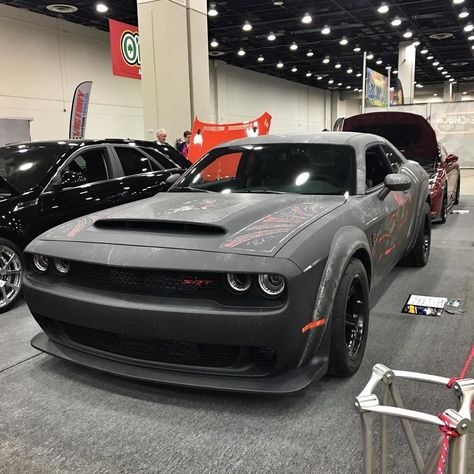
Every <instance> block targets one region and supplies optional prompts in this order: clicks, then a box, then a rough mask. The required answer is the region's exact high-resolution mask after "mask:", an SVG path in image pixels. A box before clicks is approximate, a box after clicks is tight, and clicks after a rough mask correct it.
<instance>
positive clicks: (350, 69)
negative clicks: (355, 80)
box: [346, 67, 354, 74]
mask: <svg viewBox="0 0 474 474" xmlns="http://www.w3.org/2000/svg"><path fill="white" fill-rule="evenodd" d="M346 72H347V74H352V73H353V72H354V70H353V69H352V68H351V67H350V68H349V69H348V70H347V71H346Z"/></svg>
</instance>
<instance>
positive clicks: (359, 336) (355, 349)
mask: <svg viewBox="0 0 474 474" xmlns="http://www.w3.org/2000/svg"><path fill="white" fill-rule="evenodd" d="M368 329H369V282H368V278H367V272H366V271H365V267H364V265H363V264H362V262H361V261H360V260H359V259H357V258H353V259H352V260H351V261H350V262H349V264H348V265H347V267H346V269H345V270H344V273H343V275H342V278H341V281H340V282H339V287H338V290H337V293H336V297H335V300H334V308H333V312H332V326H331V349H330V353H329V373H330V374H332V375H337V376H341V377H349V376H351V375H353V374H355V373H356V372H357V370H358V369H359V366H360V364H361V362H362V358H363V356H364V351H365V346H366V343H367V334H368Z"/></svg>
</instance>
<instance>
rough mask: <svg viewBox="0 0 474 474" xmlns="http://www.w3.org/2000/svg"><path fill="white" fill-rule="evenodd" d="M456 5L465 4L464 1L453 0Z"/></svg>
mask: <svg viewBox="0 0 474 474" xmlns="http://www.w3.org/2000/svg"><path fill="white" fill-rule="evenodd" d="M453 3H454V5H461V3H464V0H453Z"/></svg>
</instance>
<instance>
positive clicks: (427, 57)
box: [426, 54, 434, 61]
mask: <svg viewBox="0 0 474 474" xmlns="http://www.w3.org/2000/svg"><path fill="white" fill-rule="evenodd" d="M433 58H434V56H432V55H431V54H430V55H429V56H426V59H428V60H430V61H431V60H432V59H433Z"/></svg>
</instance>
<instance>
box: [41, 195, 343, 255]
mask: <svg viewBox="0 0 474 474" xmlns="http://www.w3.org/2000/svg"><path fill="white" fill-rule="evenodd" d="M344 202H345V199H344V197H343V196H304V195H297V194H246V193H232V194H220V193H212V194H211V193H161V194H158V195H157V196H155V197H154V198H151V199H145V200H142V201H138V202H136V203H133V204H127V205H124V206H119V207H116V208H112V209H107V210H105V211H101V212H99V213H96V214H91V215H89V216H85V217H82V218H79V219H76V220H73V221H70V222H68V223H66V224H63V225H60V226H58V227H55V228H54V229H52V230H50V231H48V232H46V233H44V234H43V235H42V236H40V239H41V240H61V241H74V242H90V243H104V244H116V245H131V246H150V247H159V248H174V249H185V250H203V251H208V252H231V253H246V254H254V255H266V256H269V255H270V256H271V255H275V254H276V252H278V250H279V249H280V248H281V247H282V246H283V245H284V244H285V243H286V242H287V241H288V240H289V239H291V238H292V237H293V236H294V235H296V234H297V233H298V232H300V231H301V230H302V229H304V228H305V227H307V226H308V225H310V224H311V223H313V222H315V221H317V220H318V219H320V218H321V217H323V216H325V215H326V214H328V213H330V212H331V211H333V210H334V209H336V208H337V207H339V206H341V205H343V204H344Z"/></svg>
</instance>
